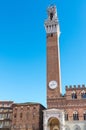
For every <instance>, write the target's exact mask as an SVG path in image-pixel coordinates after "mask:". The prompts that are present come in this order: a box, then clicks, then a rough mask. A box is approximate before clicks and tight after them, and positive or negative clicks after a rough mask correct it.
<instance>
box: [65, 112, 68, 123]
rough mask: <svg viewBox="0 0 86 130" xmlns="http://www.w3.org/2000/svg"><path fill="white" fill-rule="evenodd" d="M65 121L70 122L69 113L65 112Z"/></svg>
mask: <svg viewBox="0 0 86 130" xmlns="http://www.w3.org/2000/svg"><path fill="white" fill-rule="evenodd" d="M65 121H68V113H67V112H65Z"/></svg>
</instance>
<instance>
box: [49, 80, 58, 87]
mask: <svg viewBox="0 0 86 130" xmlns="http://www.w3.org/2000/svg"><path fill="white" fill-rule="evenodd" d="M56 87H57V82H56V81H55V80H52V81H50V82H49V88H51V89H55V88H56Z"/></svg>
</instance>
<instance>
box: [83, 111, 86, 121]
mask: <svg viewBox="0 0 86 130" xmlns="http://www.w3.org/2000/svg"><path fill="white" fill-rule="evenodd" d="M83 118H84V120H86V111H84V113H83Z"/></svg>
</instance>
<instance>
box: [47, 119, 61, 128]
mask: <svg viewBox="0 0 86 130" xmlns="http://www.w3.org/2000/svg"><path fill="white" fill-rule="evenodd" d="M48 130H60V122H59V120H58V119H57V118H55V117H51V118H50V119H49V120H48Z"/></svg>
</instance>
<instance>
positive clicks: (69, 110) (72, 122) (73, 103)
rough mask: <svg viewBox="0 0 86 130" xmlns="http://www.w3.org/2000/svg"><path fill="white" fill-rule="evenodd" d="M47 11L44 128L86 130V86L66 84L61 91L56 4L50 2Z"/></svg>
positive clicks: (45, 129)
mask: <svg viewBox="0 0 86 130" xmlns="http://www.w3.org/2000/svg"><path fill="white" fill-rule="evenodd" d="M47 12H48V18H47V20H45V29H46V39H47V40H46V41H47V43H46V46H47V109H46V110H44V115H43V120H44V122H43V128H44V129H43V130H86V87H85V85H82V86H80V85H78V86H75V85H74V86H66V88H65V89H66V93H65V95H64V96H63V95H62V92H61V89H62V88H61V73H60V51H59V37H60V27H59V21H58V16H57V10H56V7H55V6H50V7H49V8H48V10H47Z"/></svg>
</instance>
